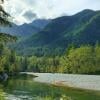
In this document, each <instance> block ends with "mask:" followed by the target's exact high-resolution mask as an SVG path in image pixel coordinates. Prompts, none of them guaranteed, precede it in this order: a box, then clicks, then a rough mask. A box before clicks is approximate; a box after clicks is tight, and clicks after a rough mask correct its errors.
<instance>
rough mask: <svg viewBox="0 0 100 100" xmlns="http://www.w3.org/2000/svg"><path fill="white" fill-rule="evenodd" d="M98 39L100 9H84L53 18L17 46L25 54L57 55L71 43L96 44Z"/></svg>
mask: <svg viewBox="0 0 100 100" xmlns="http://www.w3.org/2000/svg"><path fill="white" fill-rule="evenodd" d="M97 41H98V42H99V41H100V11H92V10H84V11H82V12H79V13H77V14H75V15H73V16H63V17H59V18H56V19H53V20H52V21H51V22H50V23H49V24H48V25H47V26H46V27H45V28H44V29H43V30H42V31H40V32H39V33H37V34H35V35H33V36H31V37H30V38H28V39H26V40H24V41H21V42H20V43H18V44H17V46H16V47H17V49H21V51H20V53H21V54H25V55H27V54H28V55H31V54H34V53H35V54H36V55H37V54H38V55H48V54H49V55H51V54H52V53H53V54H55V55H56V54H60V53H63V52H64V50H65V49H66V48H67V47H68V46H69V45H70V44H74V45H76V46H80V45H83V44H92V45H94V44H95V43H96V42H97Z"/></svg>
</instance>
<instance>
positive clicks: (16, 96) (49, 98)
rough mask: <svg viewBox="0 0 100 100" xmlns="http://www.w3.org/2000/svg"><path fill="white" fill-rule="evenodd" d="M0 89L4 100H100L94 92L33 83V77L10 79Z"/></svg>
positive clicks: (99, 96)
mask: <svg viewBox="0 0 100 100" xmlns="http://www.w3.org/2000/svg"><path fill="white" fill-rule="evenodd" d="M0 88H1V89H2V94H3V95H2V97H5V99H6V100H89V99H91V100H99V98H100V95H97V94H96V93H94V92H88V91H83V90H77V89H71V88H67V87H57V86H53V85H49V84H48V85H47V84H43V83H38V82H34V81H33V76H29V75H28V76H27V75H24V76H16V77H12V78H11V79H9V80H7V81H6V82H3V83H2V85H1V87H0ZM99 93H100V92H99ZM81 98H84V99H81ZM94 98H96V99H94ZM0 100H3V98H2V99H0Z"/></svg>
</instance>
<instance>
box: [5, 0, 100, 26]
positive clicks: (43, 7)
mask: <svg viewBox="0 0 100 100" xmlns="http://www.w3.org/2000/svg"><path fill="white" fill-rule="evenodd" d="M4 6H5V9H6V11H7V12H9V13H10V14H11V15H12V16H13V17H14V22H15V23H17V24H23V23H29V22H31V21H32V20H34V18H47V19H48V18H56V17H59V16H61V15H72V14H75V13H77V12H79V11H81V10H83V9H94V10H100V0H75V1H73V0H7V1H6V2H5V5H4Z"/></svg>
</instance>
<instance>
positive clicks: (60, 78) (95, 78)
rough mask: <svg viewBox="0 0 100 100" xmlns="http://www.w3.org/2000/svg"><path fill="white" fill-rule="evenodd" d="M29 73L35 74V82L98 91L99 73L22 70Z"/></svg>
mask: <svg viewBox="0 0 100 100" xmlns="http://www.w3.org/2000/svg"><path fill="white" fill-rule="evenodd" d="M23 73H26V74H29V75H34V76H37V77H36V78H34V79H33V80H34V81H35V82H40V83H47V84H51V85H55V86H67V87H72V88H79V89H85V90H94V91H100V76H99V75H78V74H60V73H33V72H23Z"/></svg>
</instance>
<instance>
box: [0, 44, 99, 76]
mask: <svg viewBox="0 0 100 100" xmlns="http://www.w3.org/2000/svg"><path fill="white" fill-rule="evenodd" d="M99 65H100V45H99V44H98V43H96V45H95V46H91V45H82V46H80V47H77V48H76V47H74V46H71V47H69V48H68V49H67V50H66V51H65V53H64V55H62V56H54V57H48V56H42V57H37V56H29V57H26V56H19V55H17V54H16V52H15V51H14V50H11V49H9V48H8V47H7V46H6V44H4V43H0V72H1V73H5V72H6V73H8V74H10V75H11V74H17V73H18V72H24V71H30V72H44V73H46V72H50V73H74V74H100V66H99Z"/></svg>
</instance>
